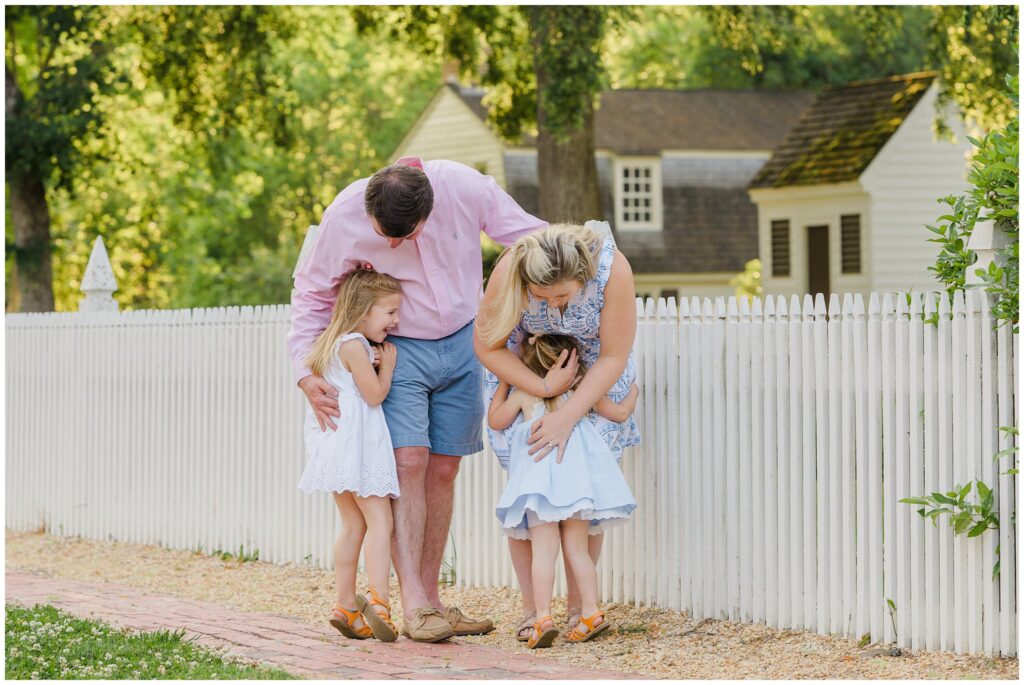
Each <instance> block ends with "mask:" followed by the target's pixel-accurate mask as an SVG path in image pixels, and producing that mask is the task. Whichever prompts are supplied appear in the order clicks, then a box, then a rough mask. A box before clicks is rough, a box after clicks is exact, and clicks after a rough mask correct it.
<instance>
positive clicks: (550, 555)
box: [530, 523, 558, 630]
mask: <svg viewBox="0 0 1024 685" xmlns="http://www.w3.org/2000/svg"><path fill="white" fill-rule="evenodd" d="M530 542H531V546H532V550H533V561H532V563H531V575H532V579H533V603H534V608H535V609H536V610H537V618H538V619H540V618H542V617H544V616H547V615H548V614H550V613H551V594H552V593H553V592H554V590H555V561H556V560H557V559H558V524H557V523H542V524H541V525H539V526H531V527H530ZM541 629H542V630H543V629H545V626H541Z"/></svg>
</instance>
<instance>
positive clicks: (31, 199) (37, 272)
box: [8, 178, 53, 312]
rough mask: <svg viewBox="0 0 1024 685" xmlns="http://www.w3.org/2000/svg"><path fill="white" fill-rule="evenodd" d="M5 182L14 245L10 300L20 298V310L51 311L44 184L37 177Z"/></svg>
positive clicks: (48, 224)
mask: <svg viewBox="0 0 1024 685" xmlns="http://www.w3.org/2000/svg"><path fill="white" fill-rule="evenodd" d="M8 185H9V187H10V191H11V195H10V200H11V224H12V225H13V226H14V248H15V255H14V278H13V279H12V280H13V281H15V283H16V286H15V287H17V288H18V293H17V296H16V298H14V297H12V300H14V299H18V300H20V304H21V309H20V310H21V311H23V312H52V311H53V269H52V265H51V253H50V209H49V207H48V206H47V204H46V188H45V187H44V186H43V182H42V181H40V180H39V179H38V178H21V179H12V180H10V181H9V182H8ZM12 285H14V284H12Z"/></svg>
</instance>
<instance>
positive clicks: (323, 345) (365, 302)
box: [304, 269, 402, 376]
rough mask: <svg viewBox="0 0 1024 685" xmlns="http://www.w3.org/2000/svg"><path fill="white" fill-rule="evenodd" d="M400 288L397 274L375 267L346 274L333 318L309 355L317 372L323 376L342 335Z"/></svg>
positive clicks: (352, 329) (310, 364) (339, 289)
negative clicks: (336, 343)
mask: <svg viewBox="0 0 1024 685" xmlns="http://www.w3.org/2000/svg"><path fill="white" fill-rule="evenodd" d="M400 292H402V285H401V284H400V283H399V282H398V281H397V280H396V279H395V278H393V277H391V276H388V275H387V274H382V273H379V272H377V271H373V270H371V269H360V270H359V271H353V272H352V273H351V274H349V275H348V276H346V277H345V278H344V280H342V282H341V285H340V286H339V287H338V299H337V300H335V302H334V312H333V313H332V314H331V322H330V323H329V324H327V328H325V329H324V332H323V333H321V334H320V336H319V337H318V338H317V339H316V341H315V342H314V343H313V349H311V350H310V351H309V354H308V355H306V359H305V362H304V363H305V364H306V366H307V367H309V369H310V370H311V371H312V372H313V373H315V374H316V375H317V376H323V375H324V372H325V371H326V370H327V367H328V366H329V365H330V363H331V355H332V354H333V353H334V343H335V342H337V340H338V338H340V337H341V336H343V335H345V334H346V333H351V332H352V331H354V330H355V329H356V327H357V326H358V325H359V322H360V321H362V320H363V317H365V316H366V315H367V314H368V313H369V312H370V307H372V306H373V303H374V302H376V301H377V299H378V298H380V297H384V296H385V295H391V294H394V293H400Z"/></svg>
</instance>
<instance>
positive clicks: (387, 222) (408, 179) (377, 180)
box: [363, 164, 434, 238]
mask: <svg viewBox="0 0 1024 685" xmlns="http://www.w3.org/2000/svg"><path fill="white" fill-rule="evenodd" d="M363 197H364V199H365V202H366V213H367V214H369V215H370V216H371V217H373V218H374V219H375V220H376V221H377V223H378V224H379V225H380V230H381V231H382V232H383V233H384V235H386V236H388V237H389V238H404V237H406V236H407V235H409V234H410V233H412V232H413V231H415V230H416V225H417V224H419V222H420V221H423V220H424V219H426V218H427V216H429V215H430V210H431V209H433V208H434V189H433V188H431V187H430V181H429V180H427V175H426V174H425V173H423V170H422V169H417V168H416V167H411V166H405V165H404V164H391V165H388V166H386V167H384V168H383V169H381V170H380V171H378V172H377V173H375V174H374V175H373V176H371V177H370V182H369V183H367V184H366V192H365V193H364V196H363Z"/></svg>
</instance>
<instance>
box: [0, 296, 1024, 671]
mask: <svg viewBox="0 0 1024 685" xmlns="http://www.w3.org/2000/svg"><path fill="white" fill-rule="evenodd" d="M937 302H939V304H938V305H937V304H936V303H937ZM638 313H639V316H640V325H639V332H638V337H637V341H636V346H635V350H636V355H637V362H638V373H639V376H640V377H639V380H640V383H641V387H642V391H643V392H642V395H641V400H640V403H639V405H638V408H637V417H638V420H639V422H640V427H641V431H642V433H643V436H644V441H643V444H642V445H640V446H638V447H636V448H631V449H629V450H627V451H626V454H625V456H624V459H623V462H622V463H623V469H624V471H625V472H626V475H627V479H628V480H629V482H630V484H631V485H632V487H633V489H634V493H635V495H636V498H637V500H638V502H639V509H638V510H637V513H636V515H635V520H634V522H633V523H632V524H630V525H629V526H625V527H622V528H618V529H614V530H613V531H612V532H610V533H609V534H608V536H607V539H606V542H605V548H604V553H603V556H602V560H601V564H600V573H601V583H602V588H601V589H602V596H603V599H604V600H606V601H619V602H634V603H638V604H646V605H656V606H662V607H668V608H673V609H677V610H684V611H688V612H690V613H691V614H692V615H693V616H696V617H714V618H732V619H735V620H742V621H754V622H761V623H766V624H768V625H771V626H777V627H782V628H803V629H807V630H813V631H817V632H820V633H832V634H837V635H847V636H853V637H858V638H859V637H860V636H862V635H864V634H865V633H870V634H871V636H872V639H873V640H875V641H885V642H889V641H896V642H898V643H899V644H901V645H904V646H907V647H910V648H913V649H944V650H952V651H955V652H958V653H966V652H984V653H987V654H1003V655H1015V654H1016V653H1017V637H1016V625H1017V616H1016V585H1015V579H1016V568H1015V559H1016V547H1015V539H1016V535H1015V527H1014V524H1013V520H1012V517H1013V514H1014V502H1015V482H1016V479H1015V477H1014V476H1011V475H1008V474H1006V470H1007V469H1009V468H1010V467H1011V466H1013V465H1015V463H1016V461H1015V457H1008V458H1003V459H1001V460H1000V461H999V462H995V461H993V459H992V455H994V454H995V453H996V452H998V451H999V450H1003V449H1006V448H1008V447H1010V446H1011V445H1014V444H1016V443H1015V441H1014V439H1013V437H1012V436H1011V435H1009V434H1008V433H1006V432H1002V431H999V430H998V427H999V426H1009V425H1014V424H1015V423H1016V419H1015V416H1016V414H1015V404H1014V401H1015V392H1016V387H1017V380H1016V379H1017V376H1016V366H1015V363H1014V362H1015V359H1016V346H1017V338H1016V336H1014V335H1012V334H1011V333H1010V331H1009V329H1007V328H1006V327H1001V328H998V329H993V325H992V323H993V322H992V320H991V319H990V316H989V313H988V307H987V306H984V305H983V301H982V296H981V295H979V294H978V293H973V292H972V293H971V294H970V295H969V296H968V297H967V298H966V300H965V299H964V298H963V297H962V296H961V297H958V298H957V299H956V300H955V302H954V304H953V306H952V307H950V305H949V303H948V301H947V300H946V299H945V298H938V297H937V295H935V294H928V295H922V294H915V295H913V296H912V298H910V302H909V303H908V300H907V298H906V297H905V296H904V295H902V294H899V295H885V296H884V297H879V296H876V295H872V296H871V298H870V300H869V305H868V307H867V311H865V307H864V303H863V300H862V299H861V297H860V296H854V297H851V296H846V297H845V298H844V299H843V302H842V305H840V300H839V298H837V297H833V298H832V299H831V301H830V302H829V305H828V309H827V311H826V306H825V302H824V300H823V299H822V298H820V297H819V298H818V300H817V301H816V302H814V301H812V300H811V298H810V297H809V296H807V297H805V298H803V299H802V300H800V299H798V298H795V297H794V298H793V299H792V300H790V301H787V300H786V299H785V298H777V299H776V298H771V297H769V298H766V299H765V301H764V302H763V304H762V302H761V301H760V300H755V301H754V302H753V305H752V306H748V304H747V302H746V300H740V301H739V302H737V301H736V300H735V299H734V298H729V299H728V301H726V300H725V299H722V298H719V299H718V300H716V301H715V302H711V301H709V300H704V301H703V302H701V301H698V300H696V299H693V300H683V301H681V302H680V303H679V305H678V307H677V305H676V304H675V302H674V301H672V300H669V301H665V300H659V301H657V302H654V301H651V300H648V301H647V302H646V303H640V302H639V301H638ZM289 316H290V311H289V308H288V307H287V306H277V307H256V308H251V307H241V308H236V307H231V308H226V309H194V310H172V311H157V312H153V311H141V312H125V313H89V314H86V313H75V314H17V315H9V316H8V317H7V320H6V333H7V339H6V342H7V352H6V354H7V359H6V364H7V366H6V368H7V374H6V392H7V415H6V450H7V459H6V463H5V469H6V479H7V481H6V482H7V486H6V510H5V513H6V525H7V527H8V528H11V529H15V530H33V529H38V528H45V529H46V530H49V531H51V532H54V533H58V534H63V535H80V536H83V537H88V538H94V539H116V540H125V541H131V542H141V543H155V544H161V545H165V546H167V547H173V548H181V549H202V550H205V551H212V550H215V549H221V550H227V551H238V550H239V548H244V550H245V551H247V552H251V551H252V550H255V549H258V550H259V552H260V558H261V559H264V560H267V561H272V562H303V561H306V562H309V563H314V564H318V565H320V566H323V567H329V566H330V563H331V562H330V559H331V547H332V544H333V539H334V535H335V534H336V531H337V525H338V524H337V520H336V519H337V516H336V514H335V512H334V507H333V506H332V504H331V503H330V501H329V498H327V497H326V495H324V496H310V497H307V496H304V495H302V494H301V493H300V492H299V491H298V490H297V489H296V483H297V480H298V477H299V474H300V473H301V470H302V467H303V461H304V457H303V450H302V435H301V423H302V417H303V411H304V407H303V400H302V397H301V394H300V393H299V392H298V391H297V390H296V389H295V386H294V381H293V378H292V375H291V370H290V363H289V360H288V358H287V355H286V352H285V349H284V344H283V341H284V337H285V334H286V332H287V330H288V327H289ZM927 319H934V320H935V323H934V324H933V323H928V322H926V320H927ZM973 478H980V479H982V480H984V481H985V482H986V483H988V484H990V485H991V486H992V487H993V489H994V492H995V497H996V502H997V507H998V511H999V520H1000V527H999V530H993V531H988V532H986V533H984V534H983V535H981V536H979V537H976V538H971V539H967V538H965V537H964V536H958V537H954V536H953V535H952V532H951V530H950V529H949V527H948V525H947V524H946V523H945V522H943V523H942V524H941V525H940V526H938V527H933V526H932V525H930V524H927V523H926V522H924V521H923V520H922V519H921V518H920V517H919V516H918V515H917V514H916V513H915V509H916V507H914V506H911V505H906V504H900V503H897V500H898V499H900V498H902V497H906V496H911V495H920V494H923V493H926V492H932V491H936V490H942V491H946V490H949V489H951V488H952V487H953V485H954V484H962V483H966V482H968V481H969V480H971V479H973ZM503 483H504V476H503V474H502V473H501V471H500V469H499V468H498V466H497V463H496V461H495V459H493V457H492V456H491V455H490V454H486V453H485V454H479V455H474V456H472V457H467V458H466V459H465V462H464V466H463V470H462V473H461V474H460V476H459V480H458V486H457V495H456V505H455V506H456V509H455V515H454V521H453V528H452V540H451V544H450V545H449V559H450V561H451V563H452V564H453V566H454V568H455V571H456V574H457V578H458V582H459V583H460V584H464V585H484V586H487V585H510V584H512V585H514V584H515V578H514V574H513V571H512V567H511V564H510V563H509V561H508V556H507V550H506V547H505V543H504V539H503V538H502V536H501V535H500V533H499V530H498V527H497V524H496V520H495V519H494V514H493V507H494V503H495V502H496V501H497V499H498V494H499V492H500V490H501V487H502V486H503ZM997 545H998V546H999V548H1000V554H999V557H1000V558H1001V560H1002V561H1001V564H1002V572H1001V574H1000V575H999V576H998V577H997V578H995V579H993V577H992V567H993V564H994V563H995V561H996V548H997ZM888 599H891V600H892V601H893V602H894V604H895V606H896V611H895V612H893V613H890V610H889V608H888V605H887V600H888ZM897 634H898V639H897Z"/></svg>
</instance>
